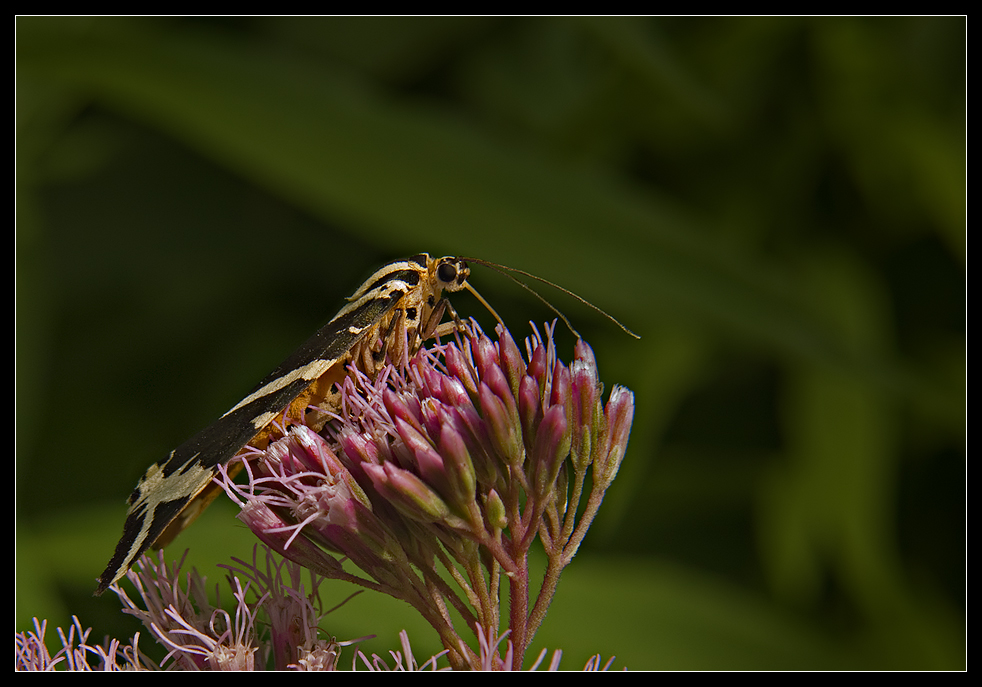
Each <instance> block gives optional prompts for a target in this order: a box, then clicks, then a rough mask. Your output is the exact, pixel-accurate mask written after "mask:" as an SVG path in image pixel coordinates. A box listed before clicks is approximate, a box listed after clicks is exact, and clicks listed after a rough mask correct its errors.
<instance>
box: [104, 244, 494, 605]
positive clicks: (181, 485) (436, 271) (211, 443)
mask: <svg viewBox="0 0 982 687" xmlns="http://www.w3.org/2000/svg"><path fill="white" fill-rule="evenodd" d="M481 262H483V261H481ZM468 276H470V269H469V267H468V265H467V262H466V261H465V259H464V258H458V257H451V256H446V257H442V258H436V259H434V258H431V257H430V256H429V255H427V254H426V253H421V254H419V255H414V256H413V257H411V258H408V259H405V260H396V261H394V262H390V263H389V264H387V265H385V266H383V267H381V268H380V269H378V270H377V271H376V272H375V274H373V275H372V276H370V277H369V278H368V280H367V281H366V282H365V283H364V284H362V285H361V286H360V287H359V288H358V290H357V291H355V293H354V294H352V295H351V296H350V297H349V298H348V303H347V305H345V306H344V307H343V308H341V311H340V312H339V313H338V314H337V315H335V316H334V318H333V319H332V320H331V321H330V322H328V323H327V324H326V325H324V326H323V327H322V328H321V329H320V330H319V331H318V332H317V333H316V334H314V335H313V336H312V337H310V338H309V339H308V340H307V341H306V342H304V343H303V345H301V346H300V348H298V349H297V350H296V351H294V352H293V353H292V354H291V355H290V356H289V357H288V358H287V359H286V360H284V361H283V363H282V364H280V365H279V366H278V367H277V368H276V369H275V370H273V371H272V372H270V373H269V374H268V375H266V377H265V378H264V379H263V380H262V381H261V382H259V384H257V385H256V387H255V388H254V389H253V390H252V392H251V393H250V394H249V395H247V396H246V397H245V398H243V399H242V400H241V401H239V402H238V403H237V404H236V405H235V406H234V407H233V408H232V409H230V410H229V411H228V412H227V413H225V414H224V415H222V416H221V417H220V418H218V420H217V421H216V422H215V423H214V424H212V425H210V426H208V427H206V428H205V429H203V430H201V431H200V432H198V433H197V434H195V435H194V436H193V437H191V438H190V439H188V440H187V441H186V442H184V443H183V444H181V445H180V446H178V447H177V448H176V449H174V450H173V451H171V452H170V454H169V455H168V456H167V457H165V458H164V459H163V460H161V461H159V462H157V463H155V464H153V465H151V466H150V468H149V469H148V470H147V471H146V472H145V473H144V475H143V477H141V478H140V481H139V483H138V484H137V486H136V489H134V490H133V493H132V494H130V497H129V500H128V503H129V510H128V512H127V514H126V522H125V524H124V525H123V536H122V537H121V538H120V540H119V543H118V544H117V545H116V551H115V553H114V554H113V556H112V558H111V559H110V561H109V564H108V565H107V566H106V570H105V572H103V573H102V575H101V576H100V577H99V586H98V588H97V589H96V592H95V593H96V596H98V595H100V594H102V593H103V592H104V591H105V590H106V589H107V588H108V587H109V585H111V584H112V583H113V582H116V581H117V580H119V579H120V578H121V577H122V576H123V575H125V574H126V571H127V570H129V569H130V566H131V565H133V562H134V561H136V559H137V558H139V557H140V555H141V554H143V552H144V551H146V550H147V549H148V548H149V547H150V546H153V545H156V546H157V547H158V548H161V547H163V546H166V544H167V543H169V542H170V540H172V539H173V538H174V537H175V536H177V534H178V533H179V532H180V531H181V530H183V529H184V528H185V527H187V526H188V525H189V524H190V523H191V522H192V521H193V520H194V519H195V518H196V517H197V516H198V515H200V514H201V512H202V511H204V509H205V508H206V507H207V506H208V504H209V503H210V502H211V501H212V500H213V499H214V498H215V497H216V496H217V495H218V494H219V493H220V488H219V487H218V486H217V485H216V484H214V483H213V482H212V478H213V477H214V476H215V475H216V474H217V473H218V466H219V465H223V464H225V463H227V462H228V461H229V460H231V459H232V458H233V457H234V456H235V455H236V454H237V453H238V452H239V451H240V450H241V449H242V448H243V447H245V446H246V445H251V446H255V447H257V448H264V447H265V445H266V444H267V443H268V442H269V441H270V440H271V435H273V434H274V432H275V431H276V430H275V425H274V423H273V420H275V419H276V418H277V417H280V416H281V415H282V414H283V413H284V412H285V413H286V415H287V416H289V417H292V418H294V419H299V418H301V417H303V414H304V412H305V411H306V409H307V408H308V407H309V406H314V407H317V406H319V405H321V404H325V403H327V404H328V405H329V404H330V398H331V394H332V391H331V389H332V386H333V385H334V384H335V383H337V382H340V381H341V380H343V378H344V376H345V374H346V372H345V369H346V367H347V366H348V365H349V364H350V363H354V364H355V365H357V366H358V367H359V368H360V369H362V370H363V371H365V372H367V373H369V374H370V375H372V376H374V373H375V372H376V371H377V370H378V369H380V368H381V367H382V365H383V364H384V362H385V358H386V355H388V356H389V358H390V359H391V360H397V359H400V358H402V357H403V356H404V355H407V354H408V355H411V354H412V353H414V352H415V351H416V349H417V348H418V347H419V345H420V344H421V342H422V341H425V340H426V339H428V338H430V337H432V336H435V335H445V334H447V333H449V332H451V331H453V329H454V328H455V327H457V326H459V324H460V320H459V318H458V317H457V315H456V313H455V312H454V311H453V308H452V307H451V306H450V304H449V301H447V300H446V298H445V297H444V296H443V292H444V291H448V292H454V291H460V290H462V289H467V290H469V291H471V292H472V293H474V295H476V296H477V297H478V299H479V300H480V301H481V302H482V303H484V304H485V305H486V306H487V303H486V302H485V301H484V299H483V298H481V297H480V295H478V294H477V292H476V291H475V290H474V289H473V288H472V287H471V286H470V284H468V282H467V278H468ZM487 307H489V309H490V306H487ZM447 312H449V313H451V314H452V315H453V318H454V321H453V322H442V320H443V317H444V315H445V314H447ZM493 312H494V311H493V310H492V313H493ZM496 317H497V315H496ZM272 438H275V436H273V437H272Z"/></svg>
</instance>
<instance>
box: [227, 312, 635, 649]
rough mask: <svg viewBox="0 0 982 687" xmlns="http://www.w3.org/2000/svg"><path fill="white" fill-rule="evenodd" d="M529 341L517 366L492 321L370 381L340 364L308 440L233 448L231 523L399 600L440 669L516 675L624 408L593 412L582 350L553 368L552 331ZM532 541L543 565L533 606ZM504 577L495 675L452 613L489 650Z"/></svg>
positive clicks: (603, 471)
mask: <svg viewBox="0 0 982 687" xmlns="http://www.w3.org/2000/svg"><path fill="white" fill-rule="evenodd" d="M533 332H534V333H533V336H532V337H530V338H529V339H527V340H526V342H525V343H526V356H525V357H524V358H523V356H522V355H521V353H520V351H519V348H518V345H517V344H516V343H515V341H514V340H513V339H512V337H511V335H510V334H509V333H508V331H507V330H505V329H504V328H503V327H500V326H499V327H498V329H497V335H498V339H497V341H496V342H495V341H491V340H490V339H489V338H488V337H487V336H485V335H484V334H483V333H482V332H480V330H479V329H478V328H477V326H476V325H471V329H470V330H469V331H468V332H467V336H466V337H465V338H464V342H463V343H462V342H461V341H459V340H458V341H456V342H452V343H449V344H444V345H435V346H432V347H430V348H428V349H423V350H421V351H420V353H419V354H418V355H417V356H416V357H415V358H414V359H413V360H412V361H411V362H410V363H409V365H408V366H404V367H402V368H400V369H396V368H395V367H392V366H389V367H387V368H386V369H385V370H384V371H383V372H382V374H380V375H378V376H377V377H376V379H374V380H372V379H369V378H367V377H366V376H365V375H363V374H361V373H360V372H359V371H358V370H357V369H354V368H352V370H351V372H350V373H349V375H348V376H347V377H346V379H345V381H344V386H343V388H342V390H341V400H340V404H341V411H340V413H339V415H338V416H337V417H336V418H335V419H334V421H332V422H330V423H328V424H327V425H326V427H324V428H323V430H322V431H321V432H320V433H318V432H315V431H314V429H312V428H311V427H308V426H306V425H299V426H295V427H292V428H290V431H289V432H286V436H285V437H284V438H282V439H280V440H278V441H276V442H274V443H272V444H270V445H269V446H268V447H267V448H266V450H265V451H261V452H256V453H253V454H251V455H246V456H245V458H247V459H248V460H247V461H246V469H247V470H248V474H249V480H248V483H247V484H236V483H234V482H233V481H232V480H231V479H230V478H228V476H227V474H226V475H225V480H224V486H225V489H226V491H227V492H228V493H229V494H230V495H231V496H232V497H233V498H234V499H236V500H237V501H238V502H239V504H240V506H241V508H242V511H241V513H240V516H239V517H240V519H242V520H243V521H244V522H245V523H246V524H247V525H248V526H249V527H250V528H251V529H252V530H253V532H255V534H256V535H257V536H258V537H259V538H260V539H261V540H262V541H263V542H264V543H265V544H266V545H268V546H269V547H270V548H272V549H273V550H274V551H277V552H278V553H280V554H282V555H283V556H284V557H286V558H288V559H290V560H292V561H295V562H296V563H298V564H300V565H302V566H304V567H306V568H308V569H310V570H312V571H314V572H316V573H317V574H319V575H323V576H325V577H331V578H336V579H345V580H349V581H351V582H354V583H356V584H359V585H361V586H363V587H366V588H370V589H375V590H378V591H382V592H385V593H387V594H390V595H392V596H394V597H396V598H399V599H402V600H404V601H406V602H407V603H409V604H410V605H412V606H413V607H414V608H416V609H417V610H418V611H419V612H420V613H421V614H422V615H423V617H424V618H426V620H427V621H428V622H429V623H430V624H431V625H432V626H433V627H434V628H435V629H436V630H437V632H438V633H439V634H440V637H441V640H442V641H443V645H444V647H445V648H446V649H447V651H448V658H449V660H450V663H451V666H453V667H455V668H462V667H471V668H480V667H486V666H487V665H491V666H493V667H514V668H517V667H520V666H521V664H522V660H523V657H524V653H525V651H526V650H527V648H528V646H529V643H530V642H531V639H532V636H533V634H534V633H535V631H536V630H537V629H538V627H539V624H540V623H541V621H542V619H543V617H544V615H545V612H546V609H547V607H548V605H549V603H550V601H551V600H552V596H553V594H554V592H555V589H556V585H557V584H558V581H559V575H560V573H561V572H562V570H563V568H564V567H565V566H566V565H567V564H568V563H569V562H570V561H571V559H572V557H573V556H574V554H575V553H576V551H577V549H578V547H579V545H580V543H581V542H582V540H583V537H584V536H585V534H586V531H587V528H588V527H589V525H590V523H591V522H592V520H593V517H594V516H595V514H596V512H597V509H598V507H599V505H600V502H601V500H602V499H603V495H604V492H605V491H606V489H607V488H608V487H609V486H610V484H611V482H612V481H613V479H614V477H615V476H616V474H617V470H618V468H619V466H620V463H621V460H622V459H623V456H624V451H625V449H626V446H627V440H628V435H629V432H630V427H631V422H632V419H633V410H634V400H633V395H632V394H631V392H630V391H629V390H627V389H625V388H623V387H616V386H615V387H614V389H613V390H612V392H611V394H610V398H609V400H608V401H607V403H606V404H604V403H603V402H602V400H601V396H602V392H603V388H602V385H601V384H600V382H599V379H598V375H597V366H596V361H595V360H594V356H593V352H592V350H591V349H590V347H589V346H588V345H587V344H586V343H585V342H583V341H578V342H577V344H576V347H575V350H574V359H573V362H572V364H570V365H569V366H568V367H567V366H566V365H564V364H563V363H562V362H561V361H559V360H558V359H557V357H556V351H555V346H554V344H553V340H552V330H551V329H549V328H548V327H547V329H546V336H545V337H543V336H540V335H539V333H538V331H536V330H533ZM257 454H258V455H257ZM537 540H538V541H540V542H541V545H542V547H543V548H544V550H545V553H546V556H547V560H548V565H547V569H546V572H545V577H544V579H543V580H542V583H541V586H538V590H539V591H538V594H537V595H536V597H535V599H534V600H533V599H532V598H531V593H530V590H531V589H534V588H536V587H537V585H533V584H532V582H533V581H532V580H530V579H529V566H528V555H529V551H530V548H531V547H532V545H533V543H534V542H535V541H537ZM348 562H350V564H348ZM352 567H354V568H357V570H352ZM448 577H449V579H451V580H453V584H450V583H449V582H448V581H447V578H448ZM503 582H504V583H506V584H507V585H508V587H509V590H508V591H509V595H508V596H509V600H510V604H509V608H508V615H507V618H506V619H505V620H506V622H507V627H508V633H510V641H509V645H510V646H511V650H510V652H509V654H508V656H507V657H506V658H507V659H508V660H507V663H508V664H509V665H507V666H506V665H505V663H506V659H503V658H501V657H498V656H497V653H496V654H495V656H496V658H495V659H493V660H491V659H487V657H486V656H485V659H483V660H482V658H481V653H484V652H480V651H475V650H473V649H471V648H470V647H468V645H467V644H466V643H465V642H463V641H462V640H461V638H460V636H459V635H458V632H457V630H456V629H455V627H454V624H453V621H452V620H451V616H450V613H449V608H450V607H452V608H453V609H455V610H456V611H457V612H459V613H460V615H461V616H463V618H464V620H465V622H466V623H467V625H468V626H469V627H470V628H472V629H473V630H475V631H476V633H477V635H478V636H479V637H484V638H488V640H487V641H488V643H489V645H490V646H497V645H496V643H495V641H491V638H497V637H499V626H500V623H501V621H502V618H501V617H500V611H499V599H500V596H501V585H502V583H503ZM488 660H490V664H489V663H488Z"/></svg>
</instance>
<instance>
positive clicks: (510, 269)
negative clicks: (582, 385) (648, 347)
mask: <svg viewBox="0 0 982 687" xmlns="http://www.w3.org/2000/svg"><path fill="white" fill-rule="evenodd" d="M460 259H461V260H464V261H466V262H474V263H477V264H478V265H484V266H485V267H490V268H491V269H493V270H494V271H495V272H498V273H499V274H503V275H504V276H506V277H508V278H509V279H511V280H512V281H513V282H515V283H516V284H518V285H519V286H521V287H522V288H523V289H525V290H526V291H528V292H529V293H531V294H532V295H533V296H535V297H536V298H538V299H539V300H540V301H542V302H543V303H545V304H546V306H547V307H548V308H549V309H550V310H552V311H553V312H554V313H556V314H557V315H559V317H560V319H561V320H562V321H563V322H565V323H566V326H567V327H569V330H570V331H571V332H573V335H574V336H576V338H577V339H581V338H583V337H581V336H580V333H579V332H578V331H576V330H575V329H573V325H572V324H570V322H569V320H568V319H566V316H565V315H564V314H563V313H562V312H560V311H559V309H558V308H557V307H556V306H554V305H553V304H552V303H550V302H549V301H547V300H546V299H545V298H544V297H543V296H542V295H540V294H539V292H538V291H536V290H535V289H533V288H532V287H531V286H529V285H528V284H526V283H525V282H523V281H522V280H521V279H518V278H516V277H514V276H512V275H511V274H509V272H514V273H516V274H521V275H522V276H524V277H528V278H529V279H534V280H536V281H537V282H541V283H543V284H547V285H548V286H551V287H552V288H554V289H558V290H559V291H562V292H563V293H565V294H566V295H567V296H572V297H573V298H575V299H576V300H578V301H579V302H580V303H582V304H583V305H586V306H589V307H591V308H593V309H594V310H596V311H597V312H598V313H600V314H601V315H603V316H604V317H606V318H607V319H608V320H610V321H611V322H613V323H614V324H616V325H617V326H618V327H620V328H621V329H622V330H624V331H625V332H626V333H627V334H630V335H631V336H633V337H634V338H635V339H640V338H641V337H640V336H638V335H637V334H635V333H634V332H632V331H631V330H630V329H628V328H627V327H625V326H624V325H623V324H621V323H620V322H619V321H618V320H617V319H616V318H615V317H614V316H613V315H610V314H609V313H607V312H605V311H603V310H601V309H600V308H598V307H597V306H595V305H594V304H593V303H591V302H590V301H588V300H586V299H585V298H583V297H582V296H578V295H577V294H575V293H573V292H572V291H570V290H569V289H566V288H563V287H562V286H560V285H559V284H554V283H553V282H551V281H549V280H548V279H543V278H542V277H539V276H536V275H534V274H532V273H531V272H526V271H525V270H520V269H518V268H517V267H508V266H507V265H499V264H498V263H496V262H489V261H488V260H482V259H480V258H464V257H462V258H460ZM470 291H471V292H472V293H474V294H475V295H477V292H476V291H474V289H470ZM478 298H480V296H478ZM480 300H481V302H482V303H484V305H485V307H486V308H488V310H491V313H492V314H493V315H494V316H495V317H496V318H497V319H498V321H499V322H501V318H500V317H498V315H497V313H495V312H494V310H492V309H491V306H490V305H488V304H487V302H486V301H485V300H484V299H483V298H481V299H480Z"/></svg>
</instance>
